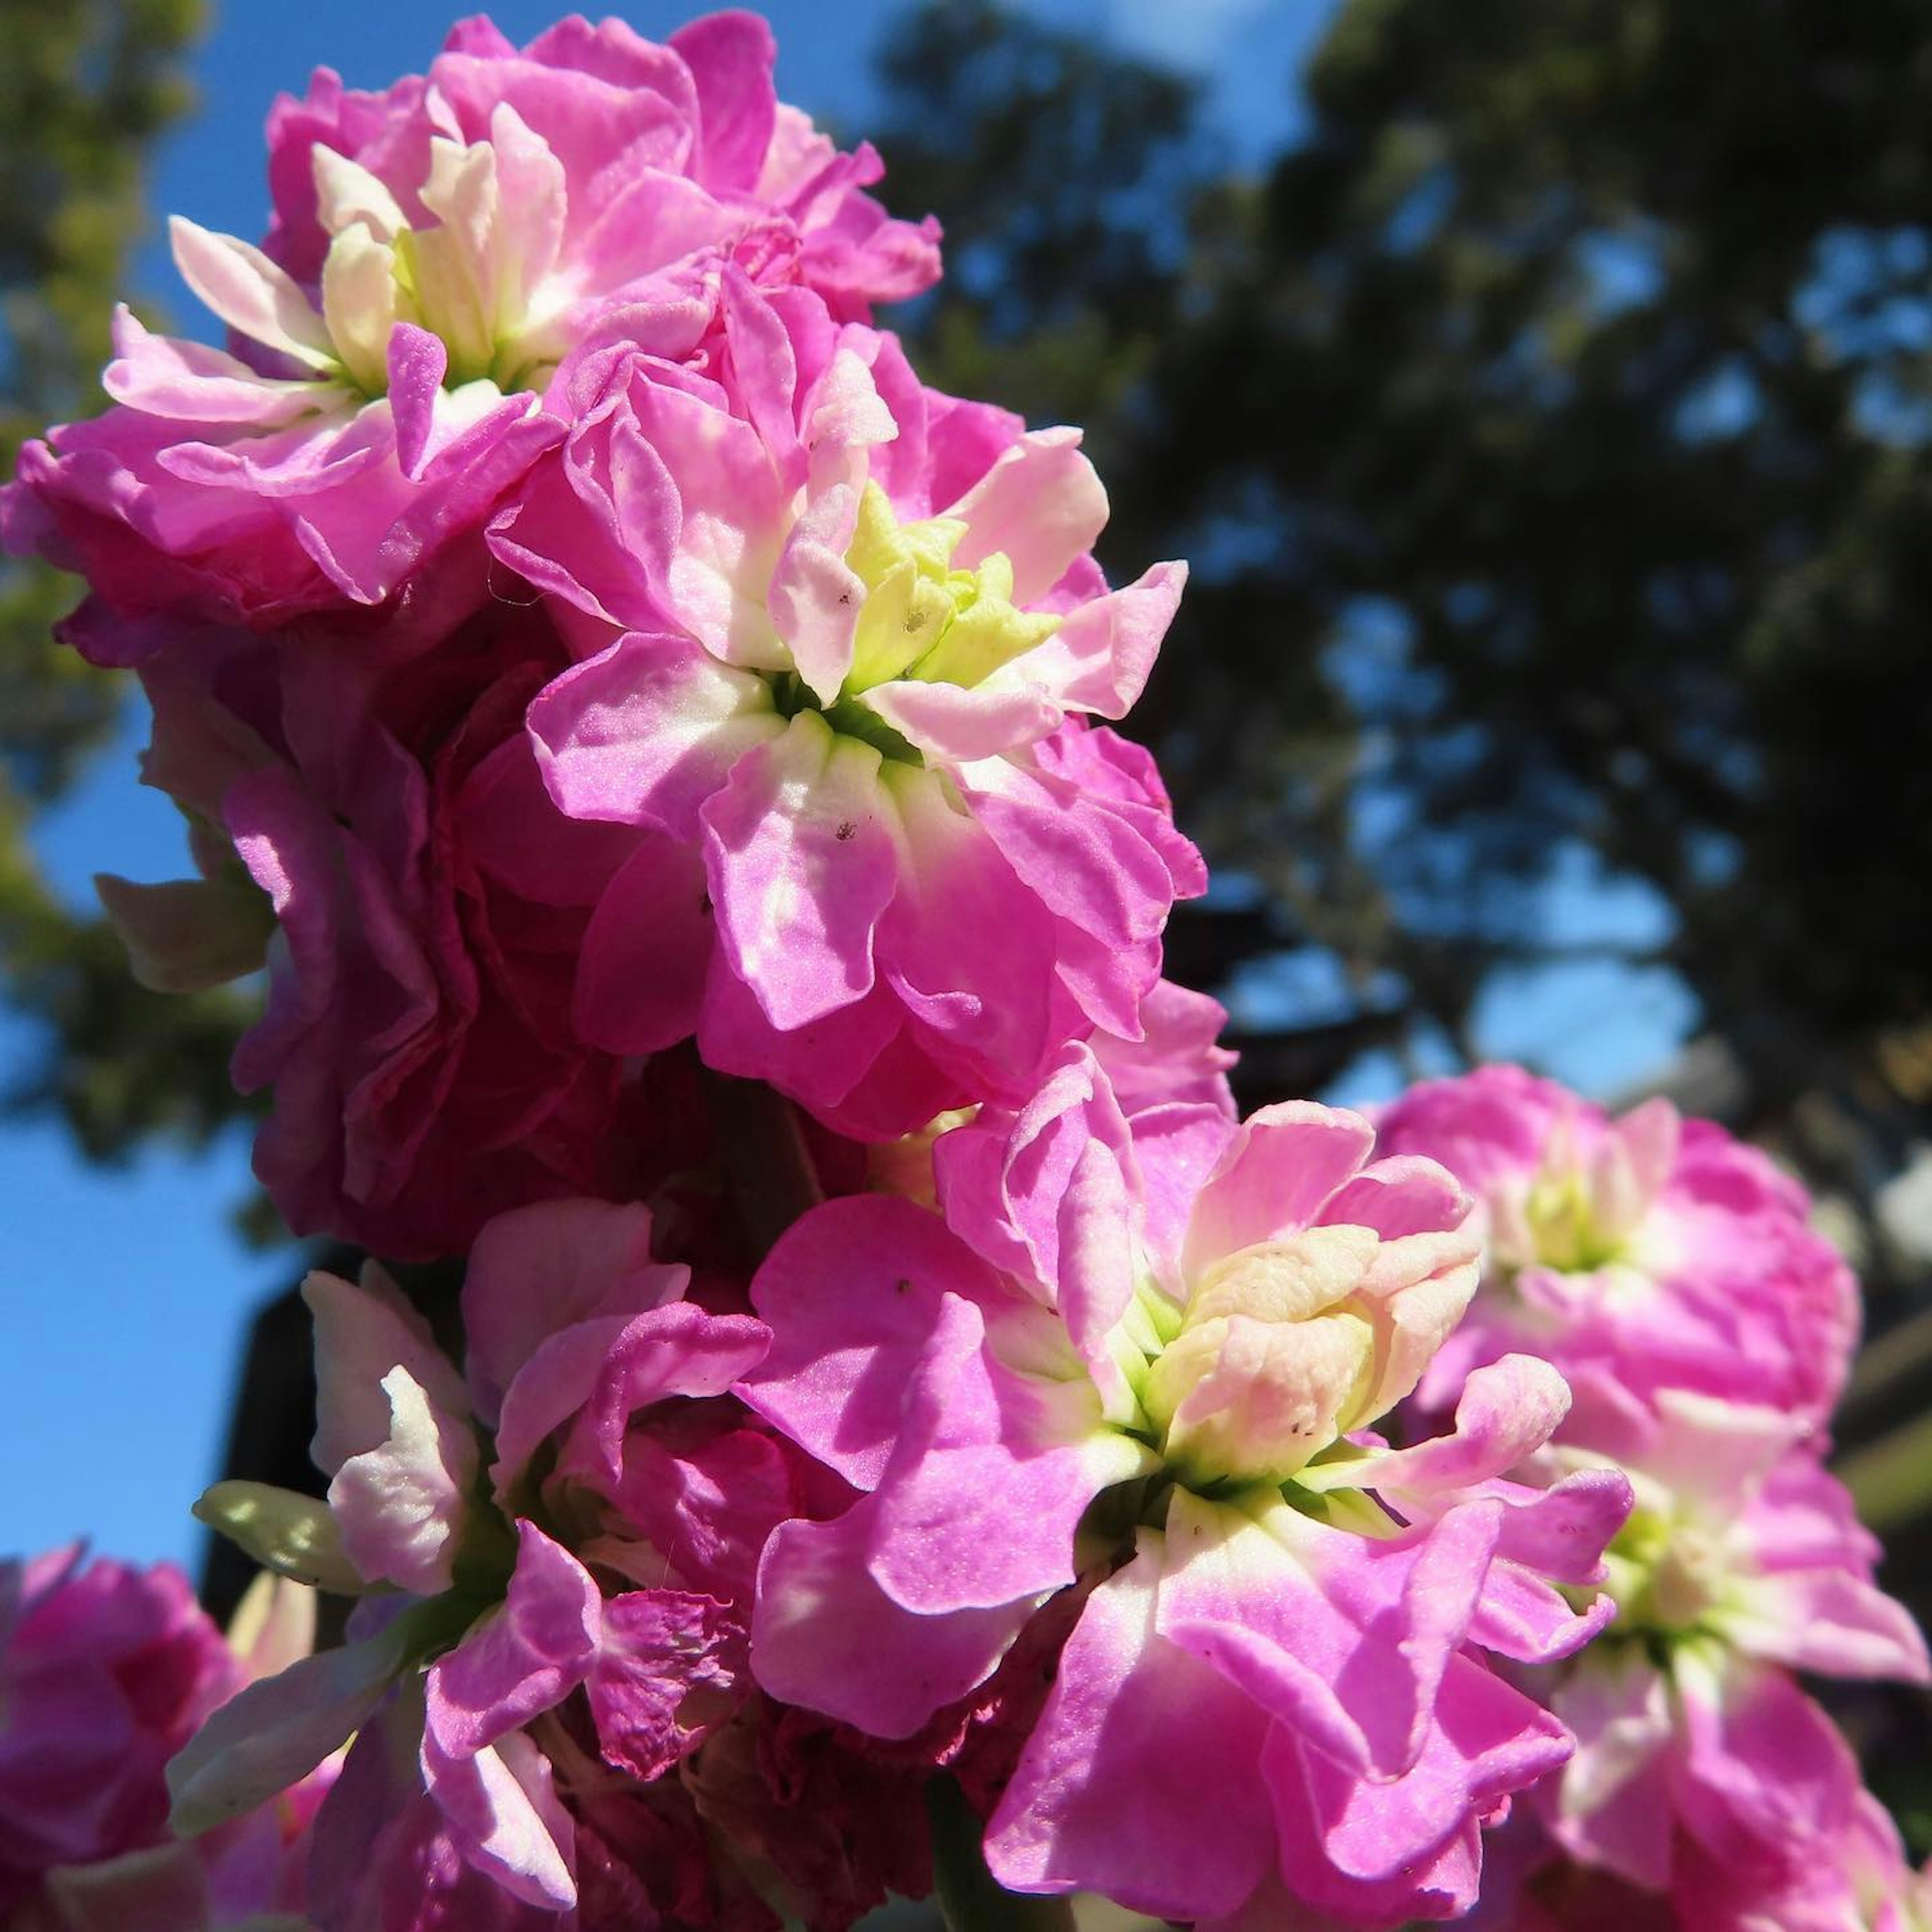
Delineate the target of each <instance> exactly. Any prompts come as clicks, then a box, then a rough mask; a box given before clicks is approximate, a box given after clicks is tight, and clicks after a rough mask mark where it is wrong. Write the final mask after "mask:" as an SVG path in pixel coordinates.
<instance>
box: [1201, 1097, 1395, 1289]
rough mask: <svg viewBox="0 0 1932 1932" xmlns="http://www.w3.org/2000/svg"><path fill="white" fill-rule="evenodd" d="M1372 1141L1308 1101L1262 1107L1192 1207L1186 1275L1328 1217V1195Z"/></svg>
mask: <svg viewBox="0 0 1932 1932" xmlns="http://www.w3.org/2000/svg"><path fill="white" fill-rule="evenodd" d="M1375 1144H1376V1130H1375V1129H1374V1128H1373V1127H1371V1126H1370V1124H1368V1122H1367V1121H1365V1120H1364V1119H1363V1118H1362V1117H1361V1115H1359V1114H1352V1113H1350V1112H1348V1111H1347V1110H1346V1109H1344V1108H1341V1107H1324V1106H1319V1104H1317V1103H1316V1102H1315V1101H1313V1100H1289V1101H1284V1102H1283V1103H1281V1104H1280V1106H1273V1107H1264V1108H1262V1109H1261V1110H1260V1111H1259V1112H1258V1113H1256V1114H1254V1115H1252V1116H1250V1118H1249V1119H1248V1120H1247V1121H1245V1122H1244V1123H1243V1124H1242V1126H1241V1128H1240V1129H1239V1130H1238V1131H1237V1133H1235V1138H1234V1139H1233V1140H1232V1142H1230V1143H1229V1147H1228V1151H1226V1154H1223V1156H1222V1157H1221V1163H1220V1166H1218V1167H1217V1169H1215V1170H1214V1173H1213V1174H1212V1175H1211V1176H1210V1177H1209V1178H1208V1184H1207V1185H1206V1186H1205V1187H1203V1188H1202V1190H1201V1193H1200V1196H1199V1199H1197V1200H1196V1203H1195V1206H1194V1213H1193V1218H1192V1219H1191V1220H1190V1222H1189V1223H1188V1229H1187V1244H1186V1248H1185V1250H1184V1256H1183V1264H1184V1267H1185V1268H1186V1269H1187V1272H1188V1273H1189V1274H1190V1275H1192V1274H1198V1273H1199V1271H1200V1270H1201V1269H1202V1268H1205V1267H1207V1266H1208V1265H1209V1264H1210V1263H1211V1262H1216V1261H1218V1260H1220V1258H1221V1257H1222V1256H1223V1255H1232V1254H1234V1253H1238V1251H1239V1250H1241V1249H1243V1248H1246V1247H1253V1245H1254V1244H1256V1242H1257V1241H1271V1240H1273V1239H1275V1238H1277V1237H1279V1236H1281V1235H1290V1234H1294V1233H1296V1232H1299V1231H1300V1230H1301V1229H1304V1228H1306V1227H1308V1226H1310V1225H1312V1224H1313V1223H1314V1222H1316V1221H1317V1220H1322V1219H1324V1218H1325V1215H1324V1208H1325V1204H1326V1202H1328V1198H1329V1196H1331V1195H1332V1194H1334V1193H1335V1192H1336V1191H1337V1189H1339V1188H1340V1187H1342V1186H1343V1184H1345V1183H1346V1182H1347V1181H1350V1180H1352V1179H1353V1178H1354V1177H1355V1174H1356V1172H1358V1170H1359V1169H1361V1166H1362V1165H1363V1163H1364V1162H1365V1161H1367V1159H1368V1157H1369V1155H1370V1151H1372V1150H1373V1148H1374V1146H1375Z"/></svg>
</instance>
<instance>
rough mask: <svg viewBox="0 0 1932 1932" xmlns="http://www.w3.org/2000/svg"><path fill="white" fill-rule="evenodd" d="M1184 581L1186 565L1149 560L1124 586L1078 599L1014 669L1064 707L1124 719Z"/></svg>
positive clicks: (1143, 681) (1151, 663)
mask: <svg viewBox="0 0 1932 1932" xmlns="http://www.w3.org/2000/svg"><path fill="white" fill-rule="evenodd" d="M1186 583H1187V565H1186V564H1184V563H1157V564H1156V565H1154V568H1152V569H1151V570H1150V571H1148V572H1147V573H1146V574H1145V576H1143V577H1141V578H1140V579H1139V581H1138V582H1136V583H1130V584H1129V585H1128V586H1127V588H1126V589H1124V590H1115V591H1112V592H1109V594H1108V595H1106V596H1104V597H1098V598H1094V600H1093V601H1091V603H1086V604H1081V605H1080V606H1079V607H1078V608H1077V609H1076V610H1073V612H1071V613H1070V614H1069V616H1068V617H1067V621H1066V622H1064V624H1062V625H1061V627H1060V628H1059V629H1058V630H1057V631H1055V632H1054V634H1053V635H1052V637H1049V638H1048V639H1047V640H1046V642H1045V643H1042V644H1037V645H1036V646H1034V649H1031V650H1030V651H1028V652H1026V653H1025V655H1023V656H1022V657H1020V658H1016V660H1015V661H1014V663H1013V670H1015V671H1016V673H1019V675H1020V676H1023V677H1025V678H1028V679H1038V680H1039V682H1040V683H1041V684H1042V685H1044V687H1045V688H1046V690H1048V691H1050V692H1051V693H1052V695H1053V698H1054V700H1055V703H1057V704H1058V705H1059V706H1061V707H1063V708H1064V709H1066V710H1069V711H1087V712H1094V713H1095V714H1096V715H1098V716H1100V717H1102V718H1124V717H1125V716H1126V715H1127V712H1129V711H1130V709H1132V708H1133V704H1134V702H1135V700H1136V699H1137V698H1139V696H1140V694H1141V692H1142V689H1143V688H1145V685H1146V683H1147V681H1148V673H1150V672H1151V671H1152V670H1153V669H1154V658H1156V656H1157V655H1158V654H1159V652H1160V644H1161V640H1162V638H1163V637H1165V636H1166V634H1167V627H1168V626H1169V625H1170V624H1171V623H1172V622H1173V621H1174V613H1175V610H1177V609H1178V607H1179V605H1180V603H1181V589H1182V587H1183V586H1184V585H1185V584H1186Z"/></svg>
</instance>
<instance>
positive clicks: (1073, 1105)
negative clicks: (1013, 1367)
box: [932, 1043, 1139, 1316]
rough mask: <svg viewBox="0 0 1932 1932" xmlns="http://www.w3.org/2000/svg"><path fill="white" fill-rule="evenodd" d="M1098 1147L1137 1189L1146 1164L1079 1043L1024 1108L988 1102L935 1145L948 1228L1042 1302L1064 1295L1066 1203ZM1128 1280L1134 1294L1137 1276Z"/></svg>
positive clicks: (1109, 1089) (1126, 1183) (1060, 1059)
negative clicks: (1079, 1168) (1141, 1164)
mask: <svg viewBox="0 0 1932 1932" xmlns="http://www.w3.org/2000/svg"><path fill="white" fill-rule="evenodd" d="M1090 1145H1091V1146H1093V1147H1095V1148H1098V1149H1100V1151H1103V1152H1104V1153H1105V1154H1107V1155H1108V1156H1109V1157H1111V1158H1112V1161H1113V1163H1114V1164H1115V1166H1116V1167H1117V1168H1118V1169H1119V1171H1120V1172H1121V1175H1122V1176H1123V1177H1124V1187H1126V1189H1127V1191H1128V1192H1133V1191H1135V1190H1133V1187H1132V1185H1131V1184H1132V1183H1133V1181H1137V1180H1138V1178H1139V1169H1138V1164H1137V1163H1136V1160H1135V1158H1134V1151H1133V1142H1132V1140H1131V1139H1130V1135H1129V1133H1128V1130H1127V1119H1126V1117H1125V1116H1124V1115H1123V1114H1122V1113H1121V1109H1120V1105H1119V1103H1118V1101H1117V1100H1115V1097H1114V1092H1113V1089H1112V1086H1111V1085H1110V1084H1109V1082H1108V1080H1107V1078H1106V1076H1105V1075H1104V1074H1103V1073H1102V1072H1101V1071H1100V1067H1099V1065H1098V1064H1097V1062H1096V1061H1095V1060H1094V1056H1093V1055H1092V1053H1091V1052H1089V1051H1088V1049H1087V1048H1086V1047H1085V1046H1083V1045H1081V1044H1079V1043H1074V1044H1072V1045H1070V1046H1066V1047H1064V1048H1062V1049H1061V1052H1060V1054H1059V1055H1058V1058H1057V1060H1056V1061H1055V1064H1054V1067H1053V1069H1052V1071H1051V1072H1050V1073H1049V1074H1048V1076H1047V1077H1046V1079H1045V1081H1044V1082H1042V1084H1041V1085H1040V1088H1039V1091H1037V1093H1035V1094H1034V1096H1033V1097H1032V1098H1031V1100H1028V1102H1027V1103H1026V1104H1025V1106H1022V1107H1020V1108H1018V1109H1014V1108H1011V1107H1002V1106H997V1105H993V1106H985V1107H982V1108H981V1109H980V1112H978V1114H977V1115H975V1116H974V1118H973V1119H972V1120H971V1121H968V1123H967V1124H965V1126H963V1127H956V1128H954V1129H953V1130H952V1131H951V1132H950V1133H945V1134H942V1135H941V1136H940V1137H939V1139H938V1140H937V1141H936V1142H935V1143H934V1145H933V1150H932V1166H933V1177H934V1180H935V1184H936V1185H937V1187H938V1196H939V1205H940V1207H941V1210H942V1211H943V1212H944V1214H945V1217H946V1222H947V1226H949V1227H950V1228H951V1229H953V1230H954V1232H956V1233H957V1234H958V1235H960V1237H961V1238H962V1239H963V1240H965V1241H968V1243H970V1244H971V1245H972V1247H974V1248H975V1249H976V1250H977V1251H978V1252H979V1253H980V1254H982V1255H983V1256H985V1257H986V1259H987V1260H988V1261H989V1262H992V1264H993V1265H994V1266H995V1268H1001V1269H1002V1270H1004V1271H1005V1272H1006V1273H1007V1274H1010V1275H1013V1276H1015V1277H1017V1278H1018V1279H1019V1280H1021V1281H1023V1282H1025V1283H1026V1284H1027V1285H1028V1286H1029V1287H1030V1288H1031V1289H1032V1290H1033V1291H1034V1293H1035V1294H1036V1295H1038V1296H1039V1297H1040V1299H1041V1300H1043V1301H1047V1302H1049V1303H1052V1302H1053V1301H1056V1300H1057V1299H1058V1283H1059V1281H1060V1279H1061V1263H1060V1228H1061V1216H1062V1206H1063V1203H1064V1200H1065V1197H1066V1193H1067V1188H1068V1187H1069V1186H1070V1184H1071V1182H1072V1181H1073V1172H1074V1169H1075V1167H1076V1165H1077V1163H1079V1160H1080V1158H1081V1157H1082V1154H1083V1153H1084V1152H1085V1151H1086V1150H1087V1148H1088V1147H1089V1146H1090ZM1131 1288H1132V1284H1131V1283H1128V1284H1127V1289H1128V1292H1131ZM1115 1313H1116V1316H1118V1310H1116V1311H1115Z"/></svg>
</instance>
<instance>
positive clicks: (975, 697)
mask: <svg viewBox="0 0 1932 1932" xmlns="http://www.w3.org/2000/svg"><path fill="white" fill-rule="evenodd" d="M857 701H858V702H859V703H861V704H862V705H863V706H865V709H867V710H868V711H870V712H873V713H874V715H877V716H878V717H880V718H883V719H884V720H885V721H886V723H887V724H889V725H890V726H891V727H892V729H893V730H895V731H896V732H898V734H899V735H900V736H901V737H902V738H904V739H905V740H906V742H907V743H908V744H909V745H911V746H913V748H914V749H915V750H916V751H919V752H920V753H922V754H923V755H924V756H925V757H927V758H929V759H930V760H933V761H934V762H935V763H939V764H942V765H944V764H970V763H973V762H974V760H977V759H981V758H998V757H1005V756H1006V755H1007V753H1009V752H1010V751H1016V750H1017V749H1019V748H1020V747H1022V746H1023V745H1031V744H1032V743H1033V742H1034V741H1035V740H1036V739H1040V738H1043V737H1045V736H1046V734H1047V733H1049V731H1051V730H1053V729H1054V728H1055V727H1056V726H1057V725H1058V724H1059V723H1060V721H1061V718H1062V717H1063V715H1064V712H1063V711H1062V709H1061V706H1059V705H1058V704H1057V703H1055V702H1054V701H1053V700H1052V698H1051V697H1048V696H1047V695H1046V694H1045V693H1044V692H1043V691H1042V690H1041V689H1040V688H1039V687H1038V686H1037V685H1031V684H1027V683H1020V682H1007V683H1005V684H1004V685H1003V684H995V683H992V682H990V681H989V684H988V685H979V686H975V687H974V688H971V689H968V688H965V687H963V686H962V685H956V684H922V683H919V682H916V680H912V679H895V680H894V681H892V682H889V683H886V684H879V685H874V686H873V687H872V688H871V690H869V691H865V692H864V693H863V694H862V695H861V696H860V697H859V699H858V700H857Z"/></svg>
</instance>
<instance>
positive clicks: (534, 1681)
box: [424, 1523, 602, 1763]
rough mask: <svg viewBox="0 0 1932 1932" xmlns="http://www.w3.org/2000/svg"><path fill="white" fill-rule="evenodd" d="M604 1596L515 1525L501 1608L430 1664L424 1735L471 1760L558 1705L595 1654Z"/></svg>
mask: <svg viewBox="0 0 1932 1932" xmlns="http://www.w3.org/2000/svg"><path fill="white" fill-rule="evenodd" d="M601 1601H602V1600H601V1596H600V1595H599V1593H598V1588H597V1586H596V1584H595V1583H594V1582H593V1581H592V1580H591V1578H590V1577H589V1574H588V1573H587V1572H586V1571H585V1569H584V1568H583V1565H581V1564H580V1563H579V1562H577V1559H575V1558H574V1556H571V1555H570V1553H568V1551H567V1550H564V1549H562V1547H560V1546H559V1545H558V1544H555V1543H553V1542H552V1541H550V1538H548V1537H547V1536H546V1535H544V1533H543V1532H542V1531H541V1530H540V1529H538V1528H537V1527H536V1526H535V1524H534V1523H518V1524H517V1567H516V1569H515V1571H514V1573H513V1574H512V1575H511V1578H510V1584H509V1589H508V1592H507V1594H506V1595H505V1598H504V1600H503V1603H502V1607H501V1608H500V1609H499V1610H495V1611H493V1612H492V1613H490V1615H489V1616H487V1617H486V1618H485V1619H484V1620H483V1621H482V1622H481V1623H479V1624H478V1625H475V1628H472V1630H471V1631H470V1632H469V1634H468V1635H467V1636H466V1637H464V1638H463V1641H462V1642H461V1643H460V1644H458V1646H457V1647H456V1648H455V1649H454V1650H452V1652H450V1653H449V1655H447V1656H446V1657H443V1658H440V1659H438V1661H437V1662H436V1663H435V1664H432V1665H431V1667H430V1671H429V1676H428V1679H427V1681H426V1683H425V1732H424V1736H425V1740H426V1742H429V1743H433V1744H434V1746H435V1748H436V1750H437V1754H438V1755H439V1759H440V1761H443V1762H445V1763H455V1762H458V1761H459V1760H463V1759H465V1758H473V1757H475V1755H476V1754H478V1752H479V1751H483V1750H484V1749H486V1748H487V1747H488V1746H490V1745H493V1744H495V1743H496V1742H498V1740H499V1739H502V1738H504V1737H506V1736H508V1734H509V1733H511V1732H512V1731H514V1730H517V1728H518V1727H520V1726H521V1725H523V1724H527V1723H529V1721H530V1719H531V1718H534V1717H535V1716H536V1715H537V1714H538V1712H542V1711H547V1710H549V1709H550V1708H551V1707H552V1706H553V1705H556V1704H560V1703H562V1701H563V1700H564V1699H565V1697H568V1695H569V1694H570V1693H571V1691H574V1690H575V1689H576V1688H577V1685H580V1684H581V1683H582V1682H583V1680H584V1679H585V1678H586V1677H587V1676H589V1673H590V1669H591V1666H592V1664H594V1663H595V1661H596V1657H597V1650H598V1633H599V1631H600V1629H601Z"/></svg>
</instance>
